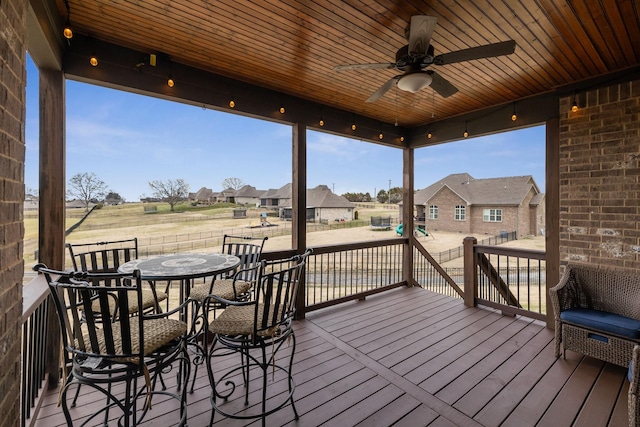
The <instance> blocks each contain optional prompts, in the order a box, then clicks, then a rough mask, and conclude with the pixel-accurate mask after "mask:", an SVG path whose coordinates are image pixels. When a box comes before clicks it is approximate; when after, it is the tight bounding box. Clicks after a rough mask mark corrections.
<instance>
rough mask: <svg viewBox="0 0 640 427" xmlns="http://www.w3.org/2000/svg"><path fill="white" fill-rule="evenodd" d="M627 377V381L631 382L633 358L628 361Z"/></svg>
mask: <svg viewBox="0 0 640 427" xmlns="http://www.w3.org/2000/svg"><path fill="white" fill-rule="evenodd" d="M627 379H628V380H629V382H633V359H631V362H629V370H628V371H627Z"/></svg>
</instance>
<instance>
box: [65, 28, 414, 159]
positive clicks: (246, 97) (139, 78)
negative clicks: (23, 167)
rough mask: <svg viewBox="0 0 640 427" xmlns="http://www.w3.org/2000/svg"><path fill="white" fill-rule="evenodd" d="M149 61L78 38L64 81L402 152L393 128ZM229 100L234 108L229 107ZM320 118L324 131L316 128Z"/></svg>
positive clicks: (159, 57) (162, 58)
mask: <svg viewBox="0 0 640 427" xmlns="http://www.w3.org/2000/svg"><path fill="white" fill-rule="evenodd" d="M94 53H95V55H96V56H97V57H98V61H99V63H98V66H97V67H92V66H91V65H90V64H89V58H90V56H91V55H92V54H94ZM150 55H151V53H149V52H140V51H135V50H131V49H126V48H123V47H121V46H115V45H112V44H109V43H106V42H102V41H100V40H95V39H91V38H88V37H82V36H80V35H78V36H77V37H75V36H74V38H73V43H72V44H71V47H70V48H69V49H68V50H67V52H65V55H64V61H63V67H64V71H65V75H66V77H67V78H69V79H73V80H77V81H81V82H85V83H89V84H97V85H101V86H106V87H110V88H114V89H118V90H125V91H128V92H132V93H139V94H144V95H149V96H154V97H157V98H162V99H167V100H172V101H176V102H183V103H186V104H190V105H196V106H199V107H204V108H210V109H215V110H218V111H225V112H228V113H232V114H240V115H245V116H249V117H256V118H261V119H265V120H270V121H276V122H281V123H288V124H294V123H301V124H302V125H304V126H306V127H308V128H310V129H314V130H318V131H322V132H328V133H333V134H337V135H341V136H344V137H348V138H355V139H360V140H365V141H368V142H374V143H376V144H382V145H387V146H391V147H396V148H401V147H402V146H403V143H402V140H401V139H402V137H403V136H406V135H407V133H408V130H407V129H405V128H403V127H401V126H395V125H394V123H380V122H379V121H378V120H373V119H371V118H369V117H365V116H361V115H358V114H354V113H352V112H349V111H344V110H340V109H336V108H330V107H328V106H325V105H322V104H318V103H314V102H310V101H307V100H305V99H302V98H298V97H294V96H290V95H287V94H285V93H282V92H277V91H274V90H271V89H269V88H264V87H259V86H254V85H250V84H247V83H245V82H242V81H239V80H234V79H231V78H228V77H224V76H221V75H219V74H215V73H213V72H210V71H206V70H201V69H197V68H194V67H190V66H187V65H183V64H179V63H176V62H173V61H171V58H169V57H168V56H167V55H165V54H162V53H154V55H155V64H156V65H155V66H152V65H150V61H149V59H150ZM169 74H171V75H172V77H173V80H174V81H175V85H174V87H171V88H170V87H169V86H168V85H167V78H168V76H169ZM232 99H233V100H234V103H235V107H234V108H231V107H230V106H229V101H231V100H232ZM280 106H284V107H285V113H284V114H282V113H280V111H279V109H280ZM320 117H322V119H323V121H324V126H320V123H319V122H320ZM354 122H355V123H356V124H357V127H356V130H355V131H353V130H352V129H351V125H352V124H353V123H354ZM381 130H382V131H383V132H384V135H385V138H384V140H383V141H380V139H379V138H378V135H379V134H380V131H381Z"/></svg>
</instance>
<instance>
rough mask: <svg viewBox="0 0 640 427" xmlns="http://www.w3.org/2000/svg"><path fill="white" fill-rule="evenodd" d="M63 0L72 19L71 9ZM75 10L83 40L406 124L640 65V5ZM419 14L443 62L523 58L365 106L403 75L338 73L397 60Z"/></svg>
mask: <svg viewBox="0 0 640 427" xmlns="http://www.w3.org/2000/svg"><path fill="white" fill-rule="evenodd" d="M56 2H57V10H58V12H59V14H60V22H65V20H66V19H67V12H66V9H65V4H64V1H63V0H56ZM69 7H70V16H69V17H70V22H71V25H72V27H73V29H74V30H75V31H76V32H77V33H79V34H84V35H89V36H91V37H92V38H95V39H98V40H102V41H105V42H109V43H113V44H115V45H118V46H123V47H127V48H131V49H135V50H139V51H142V52H149V53H152V52H162V53H163V54H166V55H168V57H169V58H170V61H171V62H174V63H180V64H185V65H188V66H192V67H196V68H199V69H202V70H205V71H210V72H213V73H216V74H219V75H223V76H227V77H230V78H233V79H237V80H240V81H243V82H246V83H251V84H254V85H257V86H260V87H264V88H268V89H271V90H275V91H277V92H280V93H284V94H287V95H291V96H296V97H299V98H302V99H305V100H308V101H312V102H315V103H319V104H323V105H327V106H329V107H331V108H338V109H341V110H345V111H348V112H351V113H353V114H358V115H363V116H366V117H369V118H372V119H374V120H378V121H380V122H383V123H394V122H396V121H397V123H399V125H400V126H403V127H415V126H420V125H425V124H429V123H430V122H433V121H438V120H444V119H447V118H451V117H456V116H459V115H462V114H465V113H468V112H471V111H477V110H481V109H484V108H487V107H490V106H492V105H501V104H510V103H512V102H514V101H517V100H521V99H524V98H528V97H532V96H534V95H536V94H540V93H545V92H549V91H552V90H557V89H558V88H562V87H570V86H571V85H575V84H576V82H581V81H584V80H585V79H589V78H592V77H594V76H603V75H607V74H608V73H612V72H616V71H620V70H625V69H634V68H635V67H637V66H638V64H639V63H640V14H639V9H640V0H616V1H613V0H612V1H608V0H607V1H593V0H569V1H564V0H522V1H513V0H475V1H469V0H428V1H407V0H393V1H383V0H378V1H375V0H347V1H342V0H321V1H303V0H260V1H236V0H217V1H214V0H144V1H140V0H138V1H126V0H109V1H98V0H69ZM412 15H432V16H435V17H437V19H438V21H437V26H436V28H435V31H434V33H433V37H432V39H431V44H432V45H433V47H434V49H435V54H436V55H437V54H441V53H447V52H451V51H456V50H460V49H465V48H469V47H474V46H479V45H484V44H489V43H496V42H500V41H504V40H510V39H513V40H515V41H516V45H517V47H516V50H515V53H513V54H511V55H508V56H501V57H497V58H488V59H479V60H472V61H467V62H461V63H457V64H450V65H442V66H436V65H432V66H431V67H430V68H432V69H437V72H438V73H439V74H440V75H441V76H443V77H445V78H446V79H447V80H449V81H450V82H451V83H452V84H453V85H455V87H457V88H458V89H459V92H458V93H456V94H455V95H453V96H450V97H448V98H443V97H441V96H440V95H438V94H437V93H434V92H433V91H432V90H431V88H425V89H423V90H421V91H419V92H418V93H416V94H412V93H408V92H403V91H401V90H395V89H392V90H390V91H388V92H387V93H386V94H385V95H384V96H383V97H382V98H380V99H379V100H378V101H376V102H373V103H367V102H365V100H366V99H367V98H368V97H369V96H370V95H371V94H372V93H374V92H375V91H376V90H377V89H378V88H379V87H380V86H381V85H383V84H384V83H385V82H386V81H387V80H389V79H390V78H392V77H393V76H395V75H398V74H399V72H398V71H397V70H387V69H365V70H351V71H342V72H336V71H333V67H334V66H335V65H339V64H354V63H370V62H374V63H377V62H393V61H395V53H396V50H397V49H399V48H400V47H401V46H403V45H405V44H406V43H407V41H406V39H405V29H406V28H407V26H408V23H409V22H410V19H411V16H412ZM72 43H73V41H72ZM174 78H175V79H176V82H177V84H179V83H180V78H181V77H180V76H179V75H176V76H174Z"/></svg>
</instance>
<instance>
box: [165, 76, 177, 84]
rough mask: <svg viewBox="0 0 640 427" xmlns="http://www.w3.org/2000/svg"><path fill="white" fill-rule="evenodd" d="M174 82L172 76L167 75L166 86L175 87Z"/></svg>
mask: <svg viewBox="0 0 640 427" xmlns="http://www.w3.org/2000/svg"><path fill="white" fill-rule="evenodd" d="M175 84H176V82H175V81H173V76H172V75H171V74H169V78H168V79H167V86H169V87H173V86H175Z"/></svg>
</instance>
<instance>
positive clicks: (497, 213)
mask: <svg viewBox="0 0 640 427" xmlns="http://www.w3.org/2000/svg"><path fill="white" fill-rule="evenodd" d="M482 220H483V221H484V222H502V209H484V210H483V211H482Z"/></svg>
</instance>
